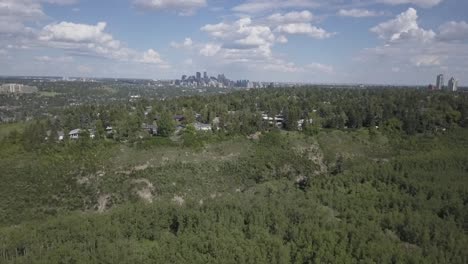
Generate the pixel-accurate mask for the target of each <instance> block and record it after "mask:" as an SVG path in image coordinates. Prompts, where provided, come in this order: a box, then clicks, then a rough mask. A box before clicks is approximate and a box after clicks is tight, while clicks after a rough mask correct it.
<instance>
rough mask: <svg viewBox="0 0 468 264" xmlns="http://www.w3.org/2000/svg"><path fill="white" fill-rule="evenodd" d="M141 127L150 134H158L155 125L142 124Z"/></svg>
mask: <svg viewBox="0 0 468 264" xmlns="http://www.w3.org/2000/svg"><path fill="white" fill-rule="evenodd" d="M142 128H143V129H144V130H146V131H147V132H148V133H149V134H150V135H152V136H156V135H157V134H158V126H157V125H149V124H145V123H143V124H142Z"/></svg>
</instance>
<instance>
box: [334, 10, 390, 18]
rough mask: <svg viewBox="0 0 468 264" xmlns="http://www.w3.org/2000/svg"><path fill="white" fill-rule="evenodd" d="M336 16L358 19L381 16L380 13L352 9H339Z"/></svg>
mask: <svg viewBox="0 0 468 264" xmlns="http://www.w3.org/2000/svg"><path fill="white" fill-rule="evenodd" d="M338 15H339V16H344V17H356V18H360V17H375V16H380V15H382V13H379V12H375V11H370V10H367V9H357V8H353V9H340V11H338Z"/></svg>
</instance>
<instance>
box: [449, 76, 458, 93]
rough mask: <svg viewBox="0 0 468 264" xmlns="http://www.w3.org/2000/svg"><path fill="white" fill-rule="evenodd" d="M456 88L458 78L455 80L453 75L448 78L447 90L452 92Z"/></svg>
mask: <svg viewBox="0 0 468 264" xmlns="http://www.w3.org/2000/svg"><path fill="white" fill-rule="evenodd" d="M457 89H458V80H456V79H455V78H454V77H452V78H450V80H449V81H448V90H449V91H452V92H456V91H457Z"/></svg>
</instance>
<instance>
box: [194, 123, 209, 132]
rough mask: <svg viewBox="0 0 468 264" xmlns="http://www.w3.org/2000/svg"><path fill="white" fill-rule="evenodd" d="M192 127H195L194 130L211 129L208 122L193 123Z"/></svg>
mask: <svg viewBox="0 0 468 264" xmlns="http://www.w3.org/2000/svg"><path fill="white" fill-rule="evenodd" d="M193 127H195V130H197V131H211V125H210V124H203V123H199V122H197V123H194V124H193Z"/></svg>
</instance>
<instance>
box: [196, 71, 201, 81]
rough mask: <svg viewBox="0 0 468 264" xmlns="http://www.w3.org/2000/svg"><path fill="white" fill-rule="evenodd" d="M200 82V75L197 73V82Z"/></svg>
mask: <svg viewBox="0 0 468 264" xmlns="http://www.w3.org/2000/svg"><path fill="white" fill-rule="evenodd" d="M200 80H201V73H200V72H197V81H200Z"/></svg>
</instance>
